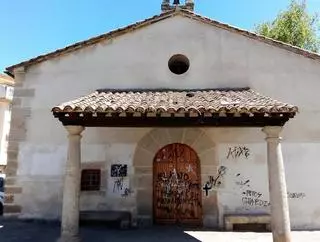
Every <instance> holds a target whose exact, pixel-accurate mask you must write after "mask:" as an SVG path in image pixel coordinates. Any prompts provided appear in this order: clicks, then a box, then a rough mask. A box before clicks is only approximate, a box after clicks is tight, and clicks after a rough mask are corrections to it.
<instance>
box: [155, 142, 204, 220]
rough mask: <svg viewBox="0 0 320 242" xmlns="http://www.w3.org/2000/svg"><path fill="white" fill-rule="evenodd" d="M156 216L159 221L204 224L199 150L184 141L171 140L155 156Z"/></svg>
mask: <svg viewBox="0 0 320 242" xmlns="http://www.w3.org/2000/svg"><path fill="white" fill-rule="evenodd" d="M153 167H154V173H153V177H154V179H153V181H154V184H153V185H154V193H153V194H154V218H155V222H156V223H166V224H169V223H179V224H195V225H200V224H201V221H202V211H201V189H200V188H201V187H200V184H201V181H200V164H199V159H198V156H197V154H196V152H195V151H194V150H193V149H191V148H190V147H189V146H187V145H184V144H170V145H167V146H165V147H164V148H162V149H161V150H159V151H158V153H157V154H156V156H155V159H154V165H153Z"/></svg>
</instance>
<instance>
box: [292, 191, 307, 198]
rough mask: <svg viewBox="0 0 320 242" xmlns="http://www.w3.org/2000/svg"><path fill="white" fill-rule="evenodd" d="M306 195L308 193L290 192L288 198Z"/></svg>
mask: <svg viewBox="0 0 320 242" xmlns="http://www.w3.org/2000/svg"><path fill="white" fill-rule="evenodd" d="M305 197H306V194H305V193H303V192H299V193H298V192H288V198H290V199H303V198H305Z"/></svg>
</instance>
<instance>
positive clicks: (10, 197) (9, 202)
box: [4, 194, 14, 204]
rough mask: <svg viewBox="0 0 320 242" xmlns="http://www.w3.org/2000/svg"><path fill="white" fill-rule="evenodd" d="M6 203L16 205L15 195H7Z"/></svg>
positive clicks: (5, 197)
mask: <svg viewBox="0 0 320 242" xmlns="http://www.w3.org/2000/svg"><path fill="white" fill-rule="evenodd" d="M4 203H6V204H11V203H14V195H13V194H5V195H4Z"/></svg>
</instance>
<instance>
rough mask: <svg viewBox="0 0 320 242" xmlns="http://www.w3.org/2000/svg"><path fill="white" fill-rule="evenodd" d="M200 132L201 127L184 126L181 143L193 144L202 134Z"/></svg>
mask: <svg viewBox="0 0 320 242" xmlns="http://www.w3.org/2000/svg"><path fill="white" fill-rule="evenodd" d="M202 133H203V131H202V130H201V129H195V128H186V129H185V132H184V136H183V139H182V143H184V144H187V145H190V146H191V147H193V144H194V143H195V142H196V141H197V139H198V138H199V137H200V136H201V135H202Z"/></svg>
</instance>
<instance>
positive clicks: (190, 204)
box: [155, 169, 201, 217]
mask: <svg viewBox="0 0 320 242" xmlns="http://www.w3.org/2000/svg"><path fill="white" fill-rule="evenodd" d="M155 188H156V189H155V192H156V193H157V194H158V195H157V204H156V206H157V209H158V210H161V211H162V212H164V213H165V214H167V215H168V216H169V217H170V213H172V212H173V211H177V213H178V214H184V215H185V216H189V217H195V216H196V214H195V209H194V208H195V207H199V206H201V204H200V200H201V199H200V194H199V192H198V191H199V184H198V183H194V181H192V179H191V177H190V176H189V175H188V173H185V172H177V171H176V169H173V171H170V172H169V173H168V174H167V173H166V172H159V173H158V174H157V180H156V187H155Z"/></svg>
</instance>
